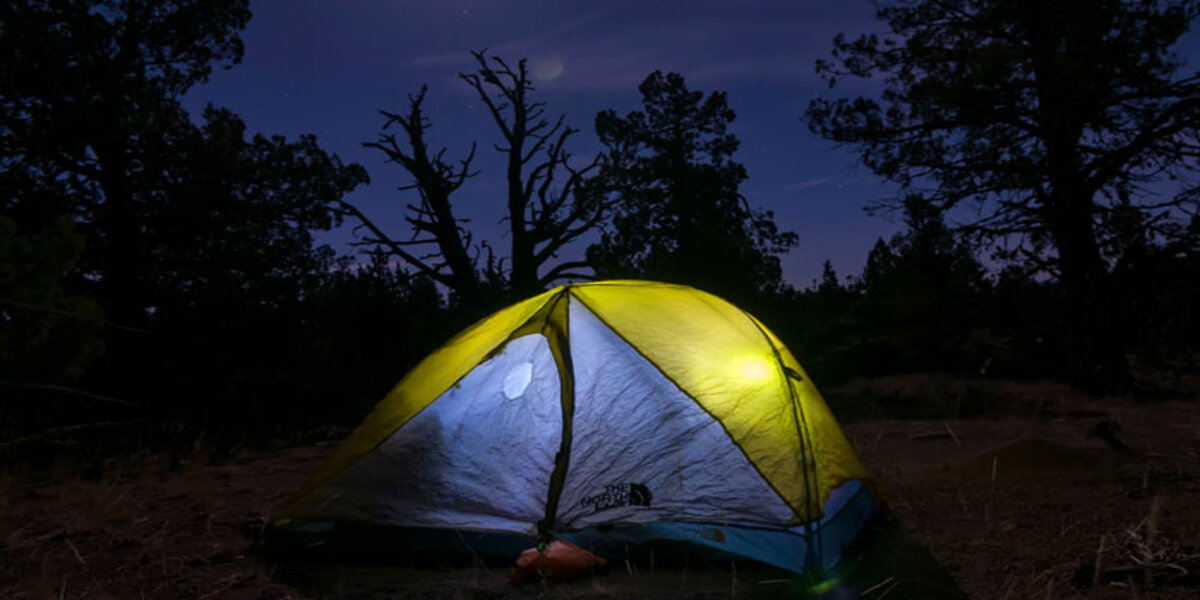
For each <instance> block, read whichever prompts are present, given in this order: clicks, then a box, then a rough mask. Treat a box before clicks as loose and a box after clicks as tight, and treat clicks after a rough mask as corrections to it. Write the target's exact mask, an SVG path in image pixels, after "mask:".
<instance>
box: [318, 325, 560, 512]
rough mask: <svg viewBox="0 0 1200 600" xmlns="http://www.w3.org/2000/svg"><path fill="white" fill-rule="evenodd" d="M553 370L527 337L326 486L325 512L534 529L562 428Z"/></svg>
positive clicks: (538, 339)
mask: <svg viewBox="0 0 1200 600" xmlns="http://www.w3.org/2000/svg"><path fill="white" fill-rule="evenodd" d="M559 396H560V389H559V378H558V370H557V367H556V366H555V364H554V357H553V355H552V354H551V352H550V348H549V345H548V344H547V342H546V338H544V337H542V336H541V335H537V334H532V335H526V336H523V337H520V338H517V339H515V340H512V341H511V342H509V343H508V344H507V345H506V346H505V347H504V349H503V351H502V352H500V353H499V354H497V355H496V356H494V357H493V358H491V359H490V360H488V361H486V362H483V363H481V364H480V365H478V366H477V367H475V369H473V370H472V371H471V372H470V373H469V374H468V375H467V376H466V377H464V378H463V379H462V380H461V381H459V383H458V384H457V385H455V386H453V387H451V388H450V389H449V390H447V391H446V392H445V393H444V394H442V396H441V397H439V398H438V399H437V400H436V401H434V402H433V403H432V404H430V405H429V406H428V407H427V408H426V409H425V410H424V411H422V412H421V413H420V414H418V415H417V416H415V417H413V419H412V420H411V421H409V422H408V423H406V424H405V425H404V426H403V427H401V428H399V429H397V430H396V432H395V433H394V434H392V436H391V437H389V438H388V439H387V440H386V441H385V442H383V444H382V445H381V446H380V447H379V449H378V451H376V452H372V453H370V454H368V455H367V456H364V457H363V458H362V459H361V460H360V461H359V462H357V463H356V464H354V465H352V466H351V467H350V468H349V469H347V470H346V472H345V473H344V474H343V475H342V476H341V477H339V478H338V479H337V480H336V481H334V482H331V484H330V485H329V486H328V487H327V488H326V489H325V490H322V493H323V494H324V498H322V499H321V501H320V502H319V503H318V506H319V508H318V509H317V510H319V511H320V513H321V514H323V515H327V516H328V517H329V518H334V519H337V518H345V519H348V520H352V521H362V520H364V519H367V520H370V521H374V522H379V523H385V524H390V525H397V526H404V527H444V528H452V529H467V530H471V529H474V530H481V531H500V532H510V533H516V534H520V535H531V536H532V535H536V534H537V522H538V521H540V520H541V519H542V517H543V515H544V514H545V511H546V490H547V489H549V487H550V473H551V471H552V470H553V469H554V456H555V453H556V452H558V448H559V442H560V440H561V436H562V405H561V403H560V402H559Z"/></svg>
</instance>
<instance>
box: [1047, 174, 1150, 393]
mask: <svg viewBox="0 0 1200 600" xmlns="http://www.w3.org/2000/svg"><path fill="white" fill-rule="evenodd" d="M1072 187H1073V186H1072ZM1047 208H1048V212H1049V213H1050V214H1049V215H1048V216H1049V219H1048V221H1049V223H1050V230H1051V231H1050V233H1051V235H1052V236H1053V238H1054V243H1055V246H1056V247H1057V249H1058V255H1059V272H1060V278H1061V281H1062V285H1063V289H1064V292H1065V294H1066V298H1065V306H1064V309H1065V310H1066V319H1067V325H1068V328H1067V331H1068V335H1069V336H1070V339H1069V340H1068V341H1069V342H1070V346H1071V356H1070V361H1071V362H1070V370H1071V375H1072V378H1073V379H1074V383H1075V384H1076V385H1079V386H1081V387H1083V388H1085V389H1089V390H1092V391H1096V392H1111V391H1117V390H1120V389H1122V388H1124V387H1126V386H1128V384H1129V383H1130V375H1129V368H1128V364H1127V363H1126V360H1125V354H1124V350H1123V348H1122V347H1121V342H1120V336H1119V335H1118V332H1117V329H1116V326H1115V325H1116V324H1115V322H1114V316H1115V315H1114V314H1113V303H1112V290H1111V289H1110V285H1109V276H1108V270H1107V268H1106V267H1105V266H1104V262H1103V260H1102V259H1101V257H1100V249H1099V245H1098V244H1097V242H1096V233H1095V229H1094V226H1093V223H1092V215H1091V200H1090V198H1087V197H1086V192H1082V191H1080V190H1079V188H1074V189H1060V190H1056V192H1055V193H1054V199H1053V201H1052V202H1051V205H1050V206H1048V207H1047Z"/></svg>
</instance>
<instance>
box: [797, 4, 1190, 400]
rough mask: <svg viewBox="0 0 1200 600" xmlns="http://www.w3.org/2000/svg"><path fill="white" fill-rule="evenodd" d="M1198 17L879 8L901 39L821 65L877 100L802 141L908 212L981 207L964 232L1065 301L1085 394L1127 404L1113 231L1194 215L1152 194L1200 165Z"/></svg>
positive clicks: (989, 7) (1174, 199)
mask: <svg viewBox="0 0 1200 600" xmlns="http://www.w3.org/2000/svg"><path fill="white" fill-rule="evenodd" d="M1195 15H1196V4H1195V3H1194V2H1191V1H1188V0H1179V1H1164V2H1157V1H1149V0H1147V1H1121V0H1103V1H1099V2H1097V1H1092V0H1054V1H1050V2H1045V1H1033V0H1019V1H1007V0H1005V1H1000V0H977V1H970V2H967V1H948V0H921V1H903V2H889V3H885V4H884V5H883V6H882V7H881V8H880V9H879V11H878V17H879V18H880V19H881V20H883V21H884V22H885V23H886V24H887V25H888V26H889V27H890V29H891V35H890V36H883V37H880V36H876V35H865V36H861V37H859V38H857V39H853V40H851V39H847V38H846V37H845V36H842V35H839V36H837V37H836V38H835V39H834V43H833V44H834V51H833V59H832V60H829V61H824V60H823V61H819V62H818V65H817V70H818V72H819V73H820V74H821V75H822V76H823V77H824V78H825V79H826V80H827V81H828V82H829V84H830V85H831V86H832V85H834V84H836V83H837V82H839V81H841V80H842V79H844V78H846V77H879V78H880V80H881V81H882V82H883V85H884V91H883V93H882V95H881V97H880V98H879V99H871V98H867V97H858V98H841V99H824V98H821V99H816V100H813V101H812V102H811V103H810V105H809V107H808V111H807V113H806V114H807V118H808V120H809V127H810V128H811V129H812V130H813V131H814V132H816V133H817V134H819V135H821V136H823V137H826V138H828V139H831V140H834V141H837V142H840V143H844V144H848V145H851V146H853V147H854V148H856V150H857V151H858V153H859V155H860V157H861V158H862V161H863V163H864V164H866V165H867V166H868V167H869V168H871V169H872V170H873V171H874V172H876V173H878V174H879V175H882V176H884V177H886V178H888V179H890V180H892V181H895V182H898V183H900V184H901V186H902V188H903V190H904V191H903V192H902V195H901V196H900V197H899V198H897V201H899V200H901V199H903V198H904V197H905V196H906V195H907V194H908V193H910V192H912V191H914V190H915V191H920V192H922V193H923V194H924V197H925V198H926V201H927V202H928V204H929V205H930V206H932V207H933V208H934V209H936V210H938V211H943V212H944V211H948V210H951V209H953V208H955V207H958V206H960V205H972V204H973V205H974V206H975V208H976V209H978V210H979V213H978V214H980V215H981V216H980V217H979V218H978V219H974V220H971V221H969V222H968V223H967V224H966V226H965V227H964V228H963V231H965V232H967V233H972V234H977V235H980V236H984V237H986V238H988V239H992V240H997V239H1003V240H1006V241H1008V242H1012V243H1016V244H1018V247H1019V248H1020V249H1021V256H1022V257H1024V258H1025V259H1027V260H1035V261H1039V262H1038V265H1039V268H1041V269H1043V270H1044V271H1046V272H1048V273H1050V274H1051V275H1053V276H1054V277H1056V278H1058V280H1059V281H1061V283H1062V285H1063V286H1064V288H1065V291H1066V294H1065V303H1064V307H1063V309H1064V314H1065V316H1066V317H1067V318H1068V319H1069V322H1070V325H1071V326H1070V331H1071V339H1072V345H1073V348H1074V356H1073V359H1072V371H1073V374H1074V375H1075V376H1076V378H1077V379H1078V380H1079V381H1080V382H1082V383H1087V384H1091V385H1094V386H1098V387H1112V386H1119V385H1122V384H1123V383H1124V382H1125V381H1126V380H1127V377H1128V372H1127V367H1126V364H1125V360H1124V356H1123V354H1122V349H1121V347H1120V344H1119V341H1118V339H1117V336H1115V335H1114V334H1113V328H1112V320H1113V313H1112V305H1111V302H1110V300H1109V298H1110V296H1111V294H1112V291H1113V290H1112V287H1111V285H1110V281H1109V268H1108V265H1107V264H1106V261H1105V260H1104V257H1103V255H1102V254H1101V249H1100V246H1101V242H1100V240H1101V239H1102V238H1103V237H1104V230H1103V228H1104V225H1105V221H1104V217H1105V215H1107V214H1108V213H1109V212H1111V211H1112V210H1114V208H1115V203H1116V202H1117V201H1118V199H1119V198H1123V197H1126V198H1129V199H1130V203H1129V204H1128V206H1129V207H1131V208H1132V209H1134V210H1136V211H1139V212H1143V213H1150V214H1159V215H1161V214H1164V213H1165V214H1167V215H1168V218H1174V217H1177V216H1179V215H1180V214H1181V213H1180V212H1179V209H1182V208H1186V207H1189V206H1190V207H1194V206H1195V203H1196V199H1197V197H1196V194H1195V192H1194V190H1195V188H1194V186H1193V184H1192V183H1185V184H1184V192H1183V193H1179V194H1174V195H1171V196H1169V197H1167V198H1163V197H1161V196H1159V195H1156V194H1152V193H1149V191H1148V187H1149V186H1152V185H1154V184H1156V183H1158V182H1160V181H1163V180H1167V179H1176V178H1178V179H1184V180H1187V179H1188V178H1189V177H1191V175H1192V174H1193V169H1194V167H1195V158H1196V156H1197V154H1196V153H1197V151H1198V150H1200V145H1198V144H1197V142H1196V139H1197V138H1196V134H1197V129H1196V128H1197V126H1198V124H1200V78H1198V77H1197V76H1195V75H1193V76H1182V75H1180V74H1179V70H1180V68H1181V66H1182V63H1181V62H1180V60H1179V59H1178V58H1177V57H1176V56H1175V55H1174V54H1172V53H1171V47H1172V46H1173V45H1174V44H1175V42H1176V41H1177V40H1178V39H1179V37H1180V36H1181V35H1182V34H1183V33H1184V32H1185V31H1187V29H1188V27H1189V25H1190V23H1191V22H1192V20H1193V19H1194V17H1195ZM1193 181H1194V180H1193ZM1160 189H1161V188H1160ZM1189 190H1190V191H1189ZM955 214H964V213H962V212H961V211H960V212H959V213H955Z"/></svg>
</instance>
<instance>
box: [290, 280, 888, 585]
mask: <svg viewBox="0 0 1200 600" xmlns="http://www.w3.org/2000/svg"><path fill="white" fill-rule="evenodd" d="M866 478H867V473H866V471H865V470H864V469H863V466H862V465H861V464H860V462H859V460H858V458H857V457H856V456H855V454H854V451H853V450H852V449H851V447H850V444H849V443H848V442H847V440H846V438H845V436H844V435H843V434H842V432H841V430H840V428H839V427H838V424H837V423H836V422H835V421H834V419H833V416H832V415H831V414H830V412H829V409H828V407H826V405H825V402H824V401H823V400H822V399H821V396H820V394H819V393H818V392H817V390H816V388H814V387H813V385H812V383H811V382H809V380H808V378H807V377H806V376H805V374H804V371H803V370H802V369H801V367H800V364H799V363H798V362H797V361H796V359H795V358H794V357H793V356H792V354H791V353H790V352H788V350H787V348H785V347H784V345H783V344H782V343H781V342H780V341H779V339H778V338H776V337H775V335H774V334H772V333H771V332H770V331H768V330H767V328H766V327H765V326H763V324H762V323H760V322H759V321H758V320H756V319H755V318H754V317H752V316H750V315H749V314H747V313H745V312H743V311H742V310H740V309H738V308H737V307H735V306H733V305H731V304H729V303H727V302H725V301H723V300H721V299H719V298H717V297H715V296H712V295H710V294H707V293H705V292H701V291H699V290H696V289H692V288H689V287H685V286H679V285H668V284H662V283H651V282H642V281H604V282H596V283H580V284H571V285H566V286H562V287H558V288H555V289H553V290H550V291H548V292H545V293H543V294H541V295H538V296H535V297H533V298H530V299H528V300H525V301H524V302H520V303H518V304H515V305H513V306H510V307H508V308H506V309H504V310H501V311H499V312H497V313H495V314H493V315H491V316H489V317H487V318H485V319H483V320H482V321H480V322H478V323H476V324H475V325H473V326H472V327H470V328H469V329H467V330H465V331H463V332H462V333H460V334H459V335H458V336H456V337H455V338H454V339H452V340H450V341H449V342H447V343H446V344H445V345H444V346H442V347H441V348H439V349H438V350H436V351H435V352H434V353H433V354H431V355H430V356H428V357H427V358H426V359H425V360H424V361H422V362H421V363H420V364H418V365H417V366H416V368H414V369H413V370H412V371H411V372H409V373H408V374H407V375H406V376H405V377H404V379H403V380H401V381H400V383H399V384H398V385H397V386H396V387H395V389H393V390H392V391H391V393H389V394H388V395H387V397H386V398H384V400H383V401H382V402H380V403H379V404H378V405H377V406H376V407H375V408H374V410H373V411H372V412H371V414H370V415H369V416H368V417H367V419H366V420H365V421H364V422H363V423H362V425H361V426H360V427H359V428H358V429H357V430H355V431H354V433H353V434H352V435H351V436H350V437H349V438H348V439H347V440H346V441H345V443H344V444H343V445H342V446H341V447H340V448H338V449H337V450H336V452H335V453H334V454H333V455H332V456H331V457H330V458H329V459H328V460H327V461H326V463H325V464H324V465H322V466H321V467H320V469H319V470H318V471H317V473H316V474H315V475H314V476H313V477H312V479H311V480H309V481H308V483H307V484H306V485H304V487H303V488H302V489H301V490H300V491H299V492H298V493H297V495H296V496H295V498H294V499H293V501H292V502H291V503H290V504H289V506H288V507H287V508H286V509H285V512H284V517H285V518H284V519H281V520H280V521H279V522H278V523H277V527H276V528H277V529H278V530H282V531H285V532H286V531H288V530H292V531H294V532H308V533H310V534H312V535H316V536H318V537H319V536H320V535H322V532H328V531H332V530H333V529H334V528H336V527H337V525H338V524H353V525H354V526H358V527H359V531H361V530H362V527H361V526H372V527H373V526H379V525H386V526H390V527H392V528H402V529H400V530H402V531H407V532H412V533H413V537H412V539H413V540H419V542H414V543H425V542H429V541H430V540H433V539H437V538H438V536H439V535H441V539H443V540H450V539H454V540H462V541H463V543H469V541H470V540H485V539H486V540H487V541H488V542H489V543H491V547H493V548H495V547H497V545H496V544H495V542H496V541H497V540H500V541H504V540H508V541H511V542H513V543H511V544H509V546H508V547H509V548H512V549H520V548H522V547H527V546H529V545H531V544H532V543H533V542H535V541H539V540H540V541H543V542H545V541H549V540H552V539H563V540H567V541H573V542H575V543H577V544H579V545H581V546H583V547H585V548H588V549H593V550H595V549H597V548H601V549H602V548H603V547H604V546H605V544H606V543H609V544H610V545H613V544H612V543H616V544H621V545H627V544H630V543H639V542H647V543H654V542H669V543H672V544H679V543H684V544H687V545H691V546H693V547H694V546H702V547H706V548H711V549H716V550H720V551H723V552H725V553H728V554H732V555H735V556H739V557H745V558H750V559H754V560H758V561H761V562H763V563H767V564H770V565H774V566H777V567H782V568H785V569H790V570H793V571H796V572H803V571H805V570H808V569H812V568H814V567H826V568H827V567H831V566H832V565H833V564H834V563H836V562H837V560H838V558H839V557H840V555H841V551H842V549H843V548H844V547H845V546H846V545H847V544H848V543H849V542H850V541H851V540H852V539H853V538H854V537H855V535H856V534H857V533H858V531H859V530H860V529H861V528H862V526H863V524H864V523H865V522H866V521H867V520H868V519H869V518H870V517H871V516H872V515H873V514H874V513H875V511H876V507H877V505H876V502H875V500H874V498H873V497H872V496H871V494H870V493H869V492H868V491H867V489H866V487H865V486H864V485H863V482H864V480H865V479H866ZM621 545H617V546H615V547H618V548H619V547H622V546H621ZM500 546H504V544H500ZM473 551H474V550H473ZM598 553H600V552H599V551H598Z"/></svg>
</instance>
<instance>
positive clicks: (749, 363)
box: [737, 356, 771, 381]
mask: <svg viewBox="0 0 1200 600" xmlns="http://www.w3.org/2000/svg"><path fill="white" fill-rule="evenodd" d="M737 372H738V374H739V375H741V376H742V377H743V378H745V379H748V380H750V381H760V380H763V379H766V378H767V377H769V376H770V375H771V363H770V362H768V361H767V360H766V359H765V358H761V357H758V356H753V357H750V358H746V359H743V360H742V361H741V362H740V363H738V366H737Z"/></svg>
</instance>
